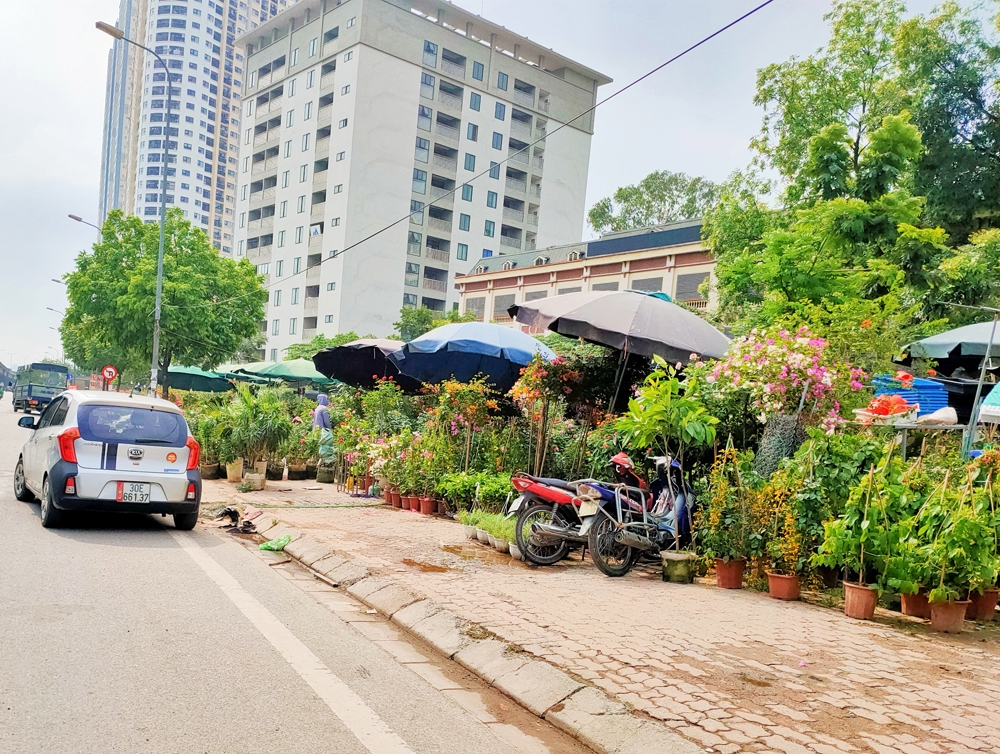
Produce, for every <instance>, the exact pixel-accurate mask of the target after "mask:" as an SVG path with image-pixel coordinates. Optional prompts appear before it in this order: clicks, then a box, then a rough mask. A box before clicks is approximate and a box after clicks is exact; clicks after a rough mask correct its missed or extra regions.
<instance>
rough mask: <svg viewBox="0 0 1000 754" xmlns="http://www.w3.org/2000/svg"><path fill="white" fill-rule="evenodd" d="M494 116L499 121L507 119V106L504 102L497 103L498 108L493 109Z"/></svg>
mask: <svg viewBox="0 0 1000 754" xmlns="http://www.w3.org/2000/svg"><path fill="white" fill-rule="evenodd" d="M493 114H494V115H495V116H496V119H497V120H503V119H504V118H506V117H507V106H506V105H505V104H504V103H503V102H497V106H496V107H495V108H494V109H493Z"/></svg>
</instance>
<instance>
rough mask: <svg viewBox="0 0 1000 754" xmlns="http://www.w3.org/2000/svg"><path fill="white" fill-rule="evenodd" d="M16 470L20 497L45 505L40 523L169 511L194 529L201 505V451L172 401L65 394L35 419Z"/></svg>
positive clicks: (180, 524) (25, 422) (28, 422)
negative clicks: (79, 515) (90, 514)
mask: <svg viewBox="0 0 1000 754" xmlns="http://www.w3.org/2000/svg"><path fill="white" fill-rule="evenodd" d="M18 425H19V426H21V427H24V428H26V429H30V430H32V433H31V437H30V438H29V439H28V441H27V442H26V443H25V444H24V447H23V448H22V449H21V455H20V457H19V458H18V460H17V467H16V468H15V469H14V494H15V495H16V496H17V499H18V500H23V501H25V502H30V501H33V500H35V499H36V498H38V499H39V500H40V501H41V517H42V526H44V527H46V528H51V527H56V526H59V525H60V523H61V521H62V519H63V517H64V515H65V512H66V511H124V512H131V513H160V514H164V515H166V514H171V515H173V517H174V526H175V527H176V528H178V529H193V528H194V526H195V524H196V523H197V521H198V506H199V504H200V502H201V474H200V472H199V468H198V462H199V456H200V448H199V447H198V443H197V441H196V440H195V439H194V437H192V436H191V433H190V432H189V431H188V426H187V423H186V422H185V421H184V414H183V413H182V412H181V410H180V409H179V408H178V407H177V406H175V405H174V404H173V403H171V402H170V401H165V400H160V399H159V398H147V397H144V396H139V395H135V396H130V395H128V394H125V393H116V392H110V391H91V390H67V391H65V392H63V393H61V394H59V395H58V396H57V397H56V398H54V399H53V400H52V402H51V403H49V405H48V406H46V407H45V410H44V411H43V412H42V413H41V415H40V416H39V417H38V418H37V420H36V419H35V418H34V417H30V416H26V417H24V418H22V419H21V420H20V421H19V422H18Z"/></svg>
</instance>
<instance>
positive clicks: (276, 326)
mask: <svg viewBox="0 0 1000 754" xmlns="http://www.w3.org/2000/svg"><path fill="white" fill-rule="evenodd" d="M280 334H281V320H280V319H272V320H271V335H280Z"/></svg>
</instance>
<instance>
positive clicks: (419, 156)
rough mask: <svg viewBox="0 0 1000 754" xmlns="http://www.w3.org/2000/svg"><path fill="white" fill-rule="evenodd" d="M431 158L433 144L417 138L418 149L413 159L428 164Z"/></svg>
mask: <svg viewBox="0 0 1000 754" xmlns="http://www.w3.org/2000/svg"><path fill="white" fill-rule="evenodd" d="M430 156H431V143H430V142H429V141H428V140H427V139H421V138H420V137H419V136H418V137H417V147H416V150H415V152H414V155H413V159H415V160H416V161H417V162H427V161H428V160H429V159H430Z"/></svg>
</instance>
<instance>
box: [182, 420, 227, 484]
mask: <svg viewBox="0 0 1000 754" xmlns="http://www.w3.org/2000/svg"><path fill="white" fill-rule="evenodd" d="M218 425H219V415H218V412H217V411H216V412H213V413H204V414H200V415H197V416H190V417H188V426H189V427H190V429H191V434H192V435H194V438H195V439H196V440H197V441H198V445H200V446H201V478H202V479H218V478H219V445H220V438H219V436H218Z"/></svg>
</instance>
